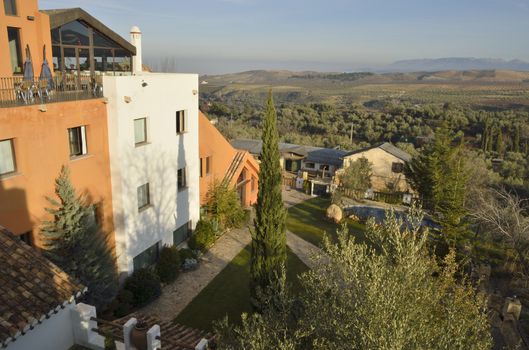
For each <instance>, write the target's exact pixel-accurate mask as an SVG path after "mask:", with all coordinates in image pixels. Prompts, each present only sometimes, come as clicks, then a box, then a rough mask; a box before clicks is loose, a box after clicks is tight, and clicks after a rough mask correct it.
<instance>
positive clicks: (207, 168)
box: [199, 112, 259, 207]
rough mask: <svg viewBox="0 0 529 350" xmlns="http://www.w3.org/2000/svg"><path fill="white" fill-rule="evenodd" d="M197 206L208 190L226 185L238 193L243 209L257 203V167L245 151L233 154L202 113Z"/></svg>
mask: <svg viewBox="0 0 529 350" xmlns="http://www.w3.org/2000/svg"><path fill="white" fill-rule="evenodd" d="M199 141H200V150H199V152H200V169H201V170H200V205H205V204H206V200H207V193H208V190H209V188H210V186H211V185H212V184H213V183H215V182H221V181H225V182H226V183H228V184H229V185H230V186H231V187H233V188H235V189H236V190H237V193H238V194H239V199H240V201H241V204H242V206H243V207H248V206H251V205H252V204H254V203H255V202H256V201H257V190H258V180H259V175H258V174H259V164H258V162H257V161H256V160H255V158H254V157H253V156H252V155H251V154H250V153H249V152H248V151H247V150H236V149H235V148H234V147H233V146H232V145H230V143H229V142H228V141H227V140H226V139H225V138H224V136H222V134H221V133H220V132H219V131H218V130H217V128H215V126H214V125H213V124H212V123H211V122H210V120H208V118H207V117H206V116H205V115H204V114H203V113H202V112H200V113H199Z"/></svg>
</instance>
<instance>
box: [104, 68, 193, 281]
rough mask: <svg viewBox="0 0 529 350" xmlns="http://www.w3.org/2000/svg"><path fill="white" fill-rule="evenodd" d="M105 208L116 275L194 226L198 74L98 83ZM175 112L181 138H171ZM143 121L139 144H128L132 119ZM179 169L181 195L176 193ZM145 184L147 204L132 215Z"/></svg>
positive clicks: (108, 79) (132, 140)
mask: <svg viewBox="0 0 529 350" xmlns="http://www.w3.org/2000/svg"><path fill="white" fill-rule="evenodd" d="M103 86H104V95H105V97H106V102H107V111H108V132H109V135H108V140H109V150H110V166H111V174H112V204H113V211H114V224H115V232H116V252H117V255H118V267H119V270H120V272H121V273H123V274H125V273H128V274H130V273H131V272H132V271H133V266H134V265H133V259H134V257H135V256H137V255H139V254H140V253H142V252H144V251H145V250H146V249H147V248H149V247H151V246H153V245H154V244H157V243H158V244H159V245H160V246H161V245H164V244H167V245H172V244H173V232H174V231H175V230H176V229H177V228H179V227H181V226H182V225H185V224H186V223H187V222H191V225H192V227H194V226H195V225H196V222H197V221H198V219H199V212H200V207H199V205H200V202H199V195H200V194H199V153H198V93H197V92H198V75H196V74H158V73H152V74H149V73H144V74H141V75H136V76H120V77H117V76H105V77H104V80H103ZM177 111H185V132H184V133H177ZM140 118H146V142H145V143H144V144H141V145H137V144H135V127H134V124H135V123H134V120H135V119H140ZM184 167H185V169H186V182H187V187H186V188H185V189H178V188H177V181H178V179H177V173H178V169H181V168H184ZM146 183H148V184H149V197H150V205H149V206H148V207H146V208H144V209H142V210H139V209H138V195H137V190H138V187H139V186H141V185H143V184H146Z"/></svg>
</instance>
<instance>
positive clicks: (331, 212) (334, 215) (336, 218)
mask: <svg viewBox="0 0 529 350" xmlns="http://www.w3.org/2000/svg"><path fill="white" fill-rule="evenodd" d="M327 219H329V220H331V221H333V222H334V223H336V224H338V223H340V221H342V219H343V210H342V208H340V207H339V206H337V205H336V204H331V205H330V206H329V207H328V208H327Z"/></svg>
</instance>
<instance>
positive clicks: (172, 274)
mask: <svg viewBox="0 0 529 350" xmlns="http://www.w3.org/2000/svg"><path fill="white" fill-rule="evenodd" d="M181 265H182V261H181V260H180V254H179V253H178V249H176V247H175V246H171V247H169V246H164V247H163V248H162V250H161V251H160V260H158V264H157V265H156V273H158V277H160V281H162V282H163V283H170V282H172V281H174V280H175V279H176V277H178V272H179V271H180V266H181Z"/></svg>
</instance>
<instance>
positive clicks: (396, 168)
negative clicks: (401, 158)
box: [391, 162, 404, 174]
mask: <svg viewBox="0 0 529 350" xmlns="http://www.w3.org/2000/svg"><path fill="white" fill-rule="evenodd" d="M391 171H393V172H394V173H397V174H399V173H402V172H403V171H404V164H403V163H398V162H394V163H393V164H391Z"/></svg>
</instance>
